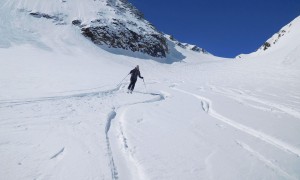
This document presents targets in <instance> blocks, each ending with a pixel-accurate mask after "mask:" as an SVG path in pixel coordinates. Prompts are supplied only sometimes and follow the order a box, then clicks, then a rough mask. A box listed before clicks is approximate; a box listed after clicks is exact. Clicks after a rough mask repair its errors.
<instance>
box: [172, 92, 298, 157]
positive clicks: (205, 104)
mask: <svg viewBox="0 0 300 180" xmlns="http://www.w3.org/2000/svg"><path fill="white" fill-rule="evenodd" d="M173 89H174V90H176V91H179V92H182V93H184V94H188V95H190V96H194V97H195V98H197V99H199V100H200V101H201V104H202V109H203V110H204V111H205V112H206V113H207V114H208V115H210V116H212V117H214V118H216V119H218V120H220V121H222V122H224V123H226V124H228V125H230V126H232V127H234V128H236V129H238V130H240V131H242V132H244V133H247V134H249V135H251V136H253V137H255V138H258V139H260V140H261V141H264V142H266V143H268V144H271V145H273V146H275V147H276V148H279V149H281V150H283V151H287V152H290V153H292V154H295V155H296V156H297V157H300V149H298V148H297V147H294V146H293V145H291V144H288V143H286V142H283V141H281V140H279V139H276V138H274V137H272V136H270V135H267V134H265V133H263V132H259V131H256V130H254V129H252V128H250V127H247V126H245V125H242V124H240V123H237V122H235V121H233V120H231V119H229V118H227V117H225V116H223V115H221V114H219V113H218V112H216V111H215V110H214V109H213V108H212V102H211V100H210V99H207V98H205V97H202V96H199V95H197V94H193V93H191V92H188V91H185V90H182V89H178V88H175V87H173Z"/></svg>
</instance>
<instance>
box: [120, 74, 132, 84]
mask: <svg viewBox="0 0 300 180" xmlns="http://www.w3.org/2000/svg"><path fill="white" fill-rule="evenodd" d="M128 75H129V74H127V75H126V76H125V77H124V78H123V79H122V81H121V82H120V83H119V84H118V85H117V86H120V84H121V83H122V82H123V81H124V80H125V79H126V78H127V76H128Z"/></svg>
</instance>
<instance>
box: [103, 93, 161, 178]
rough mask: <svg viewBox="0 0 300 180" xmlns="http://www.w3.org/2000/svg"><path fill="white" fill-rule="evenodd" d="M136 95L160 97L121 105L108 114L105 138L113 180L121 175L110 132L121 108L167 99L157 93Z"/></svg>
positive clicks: (124, 139) (124, 141)
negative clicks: (115, 158)
mask: <svg viewBox="0 0 300 180" xmlns="http://www.w3.org/2000/svg"><path fill="white" fill-rule="evenodd" d="M136 93H140V94H149V95H152V96H158V97H156V98H153V99H150V100H145V101H140V102H135V103H130V104H124V105H120V106H118V107H117V108H115V107H113V108H112V111H111V112H110V113H109V114H108V118H107V121H106V126H105V136H106V146H107V151H108V156H109V162H110V169H111V176H112V179H113V180H117V179H119V176H118V175H119V173H118V169H117V166H116V164H115V161H114V157H113V153H112V148H111V140H110V138H109V130H110V129H111V125H112V124H111V123H112V121H113V120H114V119H115V118H116V116H117V111H118V109H120V108H124V107H129V106H133V105H137V104H145V103H153V102H158V101H162V100H164V99H165V95H164V94H157V93H143V92H136ZM121 133H122V137H123V143H125V145H124V146H125V147H126V148H128V145H127V142H126V140H127V139H126V138H125V136H124V132H123V131H121Z"/></svg>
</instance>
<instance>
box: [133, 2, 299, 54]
mask: <svg viewBox="0 0 300 180" xmlns="http://www.w3.org/2000/svg"><path fill="white" fill-rule="evenodd" d="M128 1H129V2H131V3H132V4H133V5H134V6H136V7H137V8H138V9H139V10H141V11H142V12H143V13H144V15H145V18H146V19H147V20H149V21H150V22H151V23H152V24H154V26H156V27H157V29H158V30H160V31H162V32H164V33H166V34H171V35H173V36H174V37H175V38H176V39H178V40H179V41H181V42H187V43H190V44H196V45H198V46H200V47H202V48H204V49H206V50H207V51H209V52H210V53H212V54H214V55H216V56H221V57H235V56H236V55H238V54H241V53H250V52H253V51H255V50H256V49H257V48H259V47H260V46H261V45H262V44H263V43H264V42H265V41H266V40H267V39H268V38H270V37H271V36H272V35H273V34H274V33H276V32H278V31H279V30H280V29H281V28H282V27H283V26H284V25H286V24H288V23H289V22H290V21H292V20H293V19H294V18H296V17H297V16H299V15H300V0H128Z"/></svg>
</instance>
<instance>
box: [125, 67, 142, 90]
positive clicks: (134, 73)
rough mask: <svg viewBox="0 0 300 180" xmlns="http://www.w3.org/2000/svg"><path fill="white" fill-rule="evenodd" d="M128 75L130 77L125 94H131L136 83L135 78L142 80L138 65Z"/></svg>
mask: <svg viewBox="0 0 300 180" xmlns="http://www.w3.org/2000/svg"><path fill="white" fill-rule="evenodd" d="M129 74H131V77H130V84H129V86H128V92H127V93H132V91H133V89H134V86H135V83H136V81H137V77H138V76H139V77H140V78H141V79H144V77H142V76H141V73H140V70H139V65H137V66H136V67H135V68H134V69H133V70H131V71H130V73H129Z"/></svg>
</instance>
